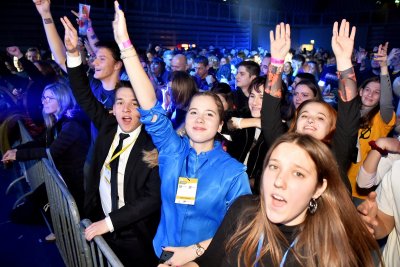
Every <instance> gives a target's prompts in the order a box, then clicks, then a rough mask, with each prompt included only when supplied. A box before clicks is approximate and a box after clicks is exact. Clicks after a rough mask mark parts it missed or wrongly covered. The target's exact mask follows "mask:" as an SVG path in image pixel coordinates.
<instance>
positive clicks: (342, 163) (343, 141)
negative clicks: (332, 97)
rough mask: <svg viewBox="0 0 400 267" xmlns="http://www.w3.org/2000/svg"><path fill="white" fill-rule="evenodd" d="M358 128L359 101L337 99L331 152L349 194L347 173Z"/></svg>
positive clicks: (355, 149) (354, 147) (354, 152)
mask: <svg viewBox="0 0 400 267" xmlns="http://www.w3.org/2000/svg"><path fill="white" fill-rule="evenodd" d="M359 128H360V101H359V99H358V98H357V97H356V98H353V99H352V100H350V101H348V102H343V100H342V99H341V98H340V97H339V98H338V113H337V121H336V130H335V133H334V135H333V140H332V147H331V148H332V152H333V154H334V155H335V157H336V160H337V163H338V165H339V170H340V173H341V177H342V179H343V182H344V183H345V185H346V186H347V188H348V189H349V190H350V192H351V185H350V181H349V179H348V178H347V171H348V169H349V167H350V164H351V162H352V160H353V158H354V156H355V155H356V154H357V137H358V129H359Z"/></svg>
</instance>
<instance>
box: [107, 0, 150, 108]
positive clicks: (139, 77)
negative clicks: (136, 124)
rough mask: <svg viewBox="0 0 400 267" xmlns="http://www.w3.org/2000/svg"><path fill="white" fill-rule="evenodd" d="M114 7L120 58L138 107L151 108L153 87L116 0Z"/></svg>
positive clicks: (115, 35) (115, 34)
mask: <svg viewBox="0 0 400 267" xmlns="http://www.w3.org/2000/svg"><path fill="white" fill-rule="evenodd" d="M114 7H115V19H114V21H113V30H114V38H115V41H116V42H117V44H118V46H119V48H120V50H121V59H122V60H123V62H124V65H125V70H126V72H127V74H128V76H129V80H130V82H131V84H132V87H133V90H134V91H135V94H136V98H137V99H138V101H139V105H140V107H141V108H142V109H144V110H148V109H151V108H152V107H154V105H155V104H156V102H157V98H156V94H155V91H154V87H153V85H152V83H151V81H150V79H149V77H148V76H147V74H146V72H145V71H144V69H143V67H142V64H141V63H140V60H139V57H138V54H137V53H136V50H135V48H134V47H133V45H132V43H131V41H130V39H129V35H128V30H127V28H126V20H125V15H124V12H122V10H121V9H120V5H119V3H118V1H115V2H114Z"/></svg>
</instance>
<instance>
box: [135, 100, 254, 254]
mask: <svg viewBox="0 0 400 267" xmlns="http://www.w3.org/2000/svg"><path fill="white" fill-rule="evenodd" d="M139 112H140V114H141V121H142V123H143V124H144V125H145V128H146V131H147V132H148V133H149V134H150V135H151V137H152V139H153V142H154V144H155V146H156V147H157V149H158V151H159V169H160V177H161V198H162V207H161V221H160V224H159V226H158V229H157V233H156V236H155V238H154V240H153V246H154V250H155V252H156V255H158V256H160V255H161V252H162V249H161V246H165V247H166V246H189V245H192V244H195V243H197V242H200V241H203V240H207V239H209V238H212V237H213V236H214V234H215V232H216V230H217V229H218V227H219V225H220V224H221V222H222V219H223V218H224V216H225V213H226V211H227V210H228V208H229V207H230V205H231V204H232V203H233V202H234V200H235V199H236V198H237V197H239V196H241V195H246V194H251V190H250V186H249V181H248V177H247V174H246V167H245V166H244V165H243V164H241V163H239V162H238V161H237V160H235V159H233V158H232V157H231V156H230V155H229V154H228V153H226V152H225V151H224V150H223V149H222V146H221V144H220V142H218V141H216V142H215V143H214V148H213V149H212V150H210V151H208V152H204V153H200V154H199V155H197V153H196V151H195V150H194V149H193V148H192V147H191V146H190V143H189V138H188V137H186V136H185V137H180V136H179V135H178V134H177V133H176V132H175V131H174V129H173V128H172V124H171V122H170V121H169V120H168V118H167V117H166V116H165V112H164V110H163V109H162V108H161V106H160V104H157V105H156V106H155V107H153V108H152V109H151V110H141V109H139ZM154 115H156V116H157V120H156V121H155V122H151V120H152V118H153V116H154ZM179 177H189V178H198V187H197V193H196V200H195V204H194V205H184V204H175V196H176V192H177V185H178V180H179Z"/></svg>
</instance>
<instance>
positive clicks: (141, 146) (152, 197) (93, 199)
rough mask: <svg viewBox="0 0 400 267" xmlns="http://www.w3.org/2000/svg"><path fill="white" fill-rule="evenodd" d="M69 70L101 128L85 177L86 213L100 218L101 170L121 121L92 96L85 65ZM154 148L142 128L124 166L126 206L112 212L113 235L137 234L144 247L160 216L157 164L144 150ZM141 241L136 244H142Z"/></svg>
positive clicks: (86, 108)
mask: <svg viewBox="0 0 400 267" xmlns="http://www.w3.org/2000/svg"><path fill="white" fill-rule="evenodd" d="M68 74H69V78H70V82H71V87H72V90H73V93H74V96H75V98H76V100H77V102H78V103H79V105H80V106H81V108H82V109H83V110H84V111H85V112H86V114H87V115H88V117H89V118H90V119H91V120H92V122H93V123H94V125H95V126H96V127H97V129H98V130H99V134H98V137H97V139H96V142H95V147H94V156H93V163H92V165H91V168H90V175H89V176H88V177H85V179H86V181H85V205H84V210H85V215H86V216H87V217H88V218H89V219H91V220H92V221H98V220H101V219H103V218H105V215H104V212H103V209H102V207H101V201H100V193H99V183H100V171H101V168H102V166H103V164H104V161H105V159H106V157H107V154H108V152H109V149H110V147H111V144H112V141H113V139H114V136H115V134H116V132H117V128H118V123H117V120H116V118H115V116H114V115H112V114H110V113H109V112H108V110H106V109H105V108H104V107H103V105H102V104H101V103H99V102H98V101H97V99H96V98H95V97H94V96H93V94H92V91H91V89H90V85H89V80H88V78H87V76H86V73H85V71H84V69H83V67H82V65H80V66H78V67H76V68H68ZM154 148H155V147H154V145H153V142H152V140H151V137H150V136H149V135H148V134H147V133H146V131H145V130H144V129H142V130H141V132H140V134H139V137H138V139H137V140H136V142H135V144H134V146H133V148H132V151H131V153H130V155H129V159H128V162H127V165H126V169H125V176H124V199H125V206H123V207H122V208H120V209H118V210H115V211H113V212H111V213H110V214H109V216H110V218H111V221H112V223H113V226H114V231H115V235H113V236H116V237H123V236H135V239H139V241H140V240H141V241H143V242H144V243H142V247H141V249H143V245H144V244H146V245H148V244H151V243H152V239H153V237H154V235H155V232H156V230H157V226H158V223H159V217H160V207H161V197H160V184H161V182H160V177H159V173H158V167H155V168H150V167H149V166H148V165H147V164H146V163H145V162H143V151H144V150H146V151H150V150H153V149H154ZM140 243H141V242H139V243H138V244H137V245H138V246H141V244H140ZM139 251H141V250H139Z"/></svg>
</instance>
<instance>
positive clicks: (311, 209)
mask: <svg viewBox="0 0 400 267" xmlns="http://www.w3.org/2000/svg"><path fill="white" fill-rule="evenodd" d="M317 208H318V203H317V200H316V199H315V198H312V199H311V200H310V203H308V211H309V212H310V213H311V214H314V213H315V212H316V211H317Z"/></svg>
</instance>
